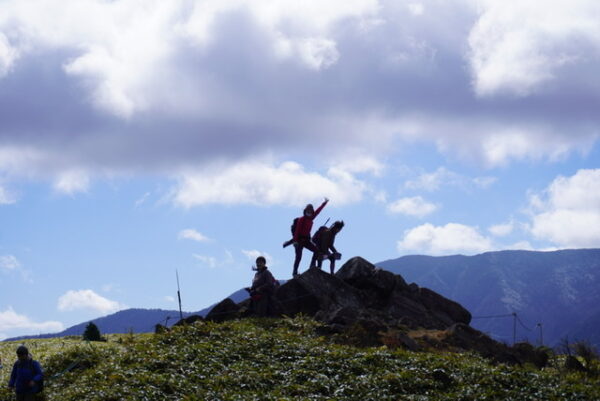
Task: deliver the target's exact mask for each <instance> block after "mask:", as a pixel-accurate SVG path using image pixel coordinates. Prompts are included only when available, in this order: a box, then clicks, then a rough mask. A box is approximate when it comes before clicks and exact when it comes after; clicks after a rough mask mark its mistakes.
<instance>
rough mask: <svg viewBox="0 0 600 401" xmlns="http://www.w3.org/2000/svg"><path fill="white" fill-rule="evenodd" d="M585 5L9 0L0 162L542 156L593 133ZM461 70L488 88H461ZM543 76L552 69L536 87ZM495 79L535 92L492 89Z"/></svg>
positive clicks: (51, 165) (592, 29) (65, 165)
mask: <svg viewBox="0 0 600 401" xmlns="http://www.w3.org/2000/svg"><path fill="white" fill-rule="evenodd" d="M500 3H501V4H500ZM471 4H475V6H474V7H470V5H471ZM598 7H600V6H597V5H595V3H593V2H584V1H582V0H573V1H568V2H567V1H566V0H558V1H557V2H549V3H548V4H546V3H544V4H542V3H541V2H534V1H524V2H518V1H515V0H509V1H507V2H492V1H481V2H480V1H474V0H465V1H462V0H461V1H458V2H439V1H432V0H423V1H417V0H414V1H413V0H411V1H408V2H403V3H398V2H394V1H387V0H385V1H377V0H351V1H341V0H337V1H334V0H331V1H317V0H311V1H303V2H298V1H293V0H281V1H276V2H273V1H271V0H255V1H251V2H247V1H246V2H244V1H240V0H203V1H201V2H189V1H158V0H148V1H146V2H143V4H142V3H141V2H140V1H139V0H118V1H103V0H64V1H62V2H61V7H56V1H55V0H31V1H22V0H4V1H1V2H0V32H2V33H0V35H2V36H1V39H0V70H2V69H4V70H5V73H4V74H5V75H4V76H3V77H1V79H2V80H3V81H2V82H8V83H9V84H11V85H16V86H15V88H16V89H15V90H14V91H2V92H0V103H2V104H6V105H10V106H11V107H12V108H10V107H6V108H4V109H3V110H4V111H5V114H3V115H2V122H3V124H2V126H1V127H0V135H1V136H2V138H3V141H2V146H1V147H0V170H1V171H0V172H4V171H7V172H11V173H13V174H14V175H15V176H16V177H17V178H21V177H28V178H29V177H31V176H33V177H34V178H36V179H37V178H40V177H42V178H43V179H49V180H51V181H53V182H54V183H55V188H56V189H57V190H58V191H62V192H65V193H71V194H72V193H75V192H80V191H86V190H87V189H88V188H89V186H90V180H91V179H92V178H95V177H97V176H98V175H99V174H101V173H102V172H104V171H107V170H109V171H111V172H113V171H117V172H118V173H121V174H128V173H131V172H134V173H141V174H148V173H150V174H153V173H157V174H158V175H162V176H164V175H168V176H171V177H172V176H173V174H175V173H174V172H177V171H179V169H180V168H181V167H182V166H197V165H200V164H208V163H211V162H214V161H215V160H219V161H224V163H229V164H235V163H236V161H237V160H243V159H244V158H247V157H249V155H252V157H255V155H257V154H259V153H261V152H260V151H261V150H264V153H269V152H274V153H275V154H283V156H282V157H284V158H285V159H290V158H297V160H301V159H302V157H303V155H304V154H310V156H311V157H313V156H314V157H315V159H316V158H322V157H323V156H326V157H327V158H330V157H331V158H332V159H335V158H336V157H337V156H338V155H339V154H345V153H348V152H351V150H355V149H364V148H368V149H369V150H370V151H371V150H374V151H376V152H377V153H378V154H382V155H386V154H390V153H393V152H394V151H395V150H396V149H395V147H396V146H402V143H403V142H402V141H403V140H406V141H422V142H426V143H427V144H435V145H437V147H438V149H439V150H441V151H443V152H445V153H450V154H451V155H452V156H454V155H456V154H458V155H459V156H461V157H464V158H471V159H475V160H477V161H483V162H484V163H485V165H487V166H490V167H496V166H502V165H505V164H508V163H510V162H512V161H515V160H528V159H531V160H540V159H543V158H546V157H547V158H549V159H551V160H555V159H556V158H557V157H558V158H560V157H565V156H566V155H568V154H569V153H570V152H571V151H573V150H581V149H585V148H586V146H589V145H590V144H593V142H594V140H595V139H596V138H597V135H596V133H595V132H592V131H593V130H594V129H595V128H594V127H597V126H598V117H597V113H595V110H593V104H594V103H593V101H589V99H594V98H595V96H596V94H595V93H596V92H597V87H598V82H599V81H598V78H597V74H596V73H595V67H596V64H597V63H596V58H597V57H598V51H597V49H598V48H599V47H600V46H598V42H599V41H598V37H599V36H600V35H597V34H596V33H597V31H598V29H599V28H598V24H596V23H595V19H594V16H595V15H596V13H595V12H596V11H597V9H598ZM513 8H514V9H513ZM514 10H517V12H515V11H514ZM417 15H418V18H416V17H415V16H417ZM538 15H539V16H540V18H539V19H538V18H537V16H538ZM440 21H443V23H440ZM474 24H475V25H474ZM473 25H474V26H473ZM471 27H472V29H471V31H470V34H469V33H468V32H469V29H470V28H471ZM9 32H10V35H9ZM579 33H581V34H580V35H579ZM513 38H515V40H513ZM468 41H469V42H468ZM239 43H245V44H246V45H245V46H241V47H240V46H239ZM466 46H470V51H469V52H468V54H466V55H465V48H466ZM465 57H468V60H467V62H469V63H470V65H471V71H470V72H469V71H467V70H465V68H464V65H465ZM2 66H3V67H2ZM571 67H573V68H574V70H573V71H571V70H569V71H570V72H569V71H567V72H568V73H567V72H565V71H566V70H565V68H566V69H567V70H568V69H569V68H571ZM578 68H581V69H586V68H587V69H589V70H590V71H593V73H587V74H586V73H583V74H582V73H580V72H581V71H580V70H579V69H578ZM61 69H62V70H61ZM157 77H159V79H157ZM470 78H472V80H473V84H474V85H475V88H476V91H477V93H479V94H482V95H483V94H486V95H488V97H487V98H486V99H481V98H478V97H474V96H473V94H472V87H471V85H469V83H468V81H469V79H470ZM545 82H555V83H556V85H558V86H557V87H555V88H554V91H552V88H550V89H549V90H548V91H546V90H539V91H538V90H537V89H538V88H541V86H542V85H543V84H544V83H545ZM582 83H583V84H582ZM582 85H585V86H582ZM559 86H560V87H559ZM173 88H176V90H173ZM398 88H405V89H406V90H398ZM439 88H445V90H444V91H443V93H442V92H439ZM562 88H567V90H562ZM544 89H546V88H545V87H544ZM505 91H509V92H511V93H512V92H515V93H530V92H532V91H535V93H536V96H535V97H532V98H531V99H527V102H526V103H523V100H522V99H519V98H514V97H510V96H509V97H502V98H500V99H498V98H496V97H495V96H492V95H494V94H496V93H499V92H505ZM13 92H14V93H19V94H20V95H19V96H16V95H13V94H12V93H13ZM290 93H294V96H289V94H290ZM53 99H61V102H55V101H53ZM399 104H401V105H402V106H403V107H398V105H399ZM90 106H91V107H90ZM13 109H15V110H23V109H27V110H32V112H34V111H35V115H36V118H35V119H31V118H28V115H29V114H28V113H22V112H13V111H14V110H13ZM40 127H43V129H41V128H40ZM506 127H509V128H506ZM25 133H26V136H25ZM24 138H26V139H25V140H24ZM24 143H26V144H27V145H23V144H24ZM116 144H118V145H116ZM7 150H8V152H6V151H7ZM282 150H283V152H282ZM288 152H293V154H289V153H288ZM296 152H297V153H296ZM387 152H390V153H387ZM5 153H12V154H11V155H8V156H7V155H6V154H5ZM5 156H6V157H5ZM243 164H247V163H243ZM272 167H273V168H274V169H278V167H274V166H272ZM226 170H227V169H226ZM343 170H344V171H345V173H349V174H354V173H355V172H354V171H352V170H350V169H343ZM81 171H84V172H87V174H89V177H86V173H81ZM332 172H333V171H332ZM192 175H194V174H192ZM209 175H212V176H215V175H216V174H214V173H213V174H209ZM322 176H323V177H324V178H326V179H329V180H330V181H334V182H335V183H337V180H335V179H332V177H331V175H330V174H329V173H327V174H322ZM475 180H477V179H475ZM182 181H183V180H182ZM191 181H193V179H192V180H191ZM490 182H491V181H490V180H487V181H482V182H481V183H480V184H482V185H486V184H487V185H489V184H490ZM190 183H191V182H190ZM231 191H233V190H231ZM231 191H230V192H231ZM193 192H196V193H194V194H190V193H188V195H189V198H188V199H182V201H183V202H184V203H187V204H189V205H193V204H202V203H211V202H213V201H214V200H213V199H212V198H211V196H210V195H211V191H208V195H206V196H201V197H198V196H197V192H198V191H197V190H194V191H193ZM275 192H276V191H275ZM218 193H219V194H220V193H222V192H221V191H218ZM359 193H360V191H359ZM318 196H319V197H320V196H321V195H320V194H319V195H318ZM330 196H331V195H330ZM331 197H332V198H333V196H331ZM231 198H237V196H231V197H227V200H226V202H229V203H237V202H239V201H238V200H236V199H233V200H232V199H231ZM251 199H252V200H251V201H250V202H249V203H253V202H254V203H265V202H266V203H273V202H274V203H277V204H288V203H289V201H288V200H286V199H282V200H273V199H272V198H269V199H262V198H261V197H259V198H258V199H257V198H256V197H251ZM218 202H220V201H218Z"/></svg>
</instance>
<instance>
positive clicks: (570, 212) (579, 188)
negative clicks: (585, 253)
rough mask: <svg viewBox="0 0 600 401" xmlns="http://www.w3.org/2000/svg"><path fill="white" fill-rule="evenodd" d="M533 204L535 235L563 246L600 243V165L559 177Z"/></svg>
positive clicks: (532, 228)
mask: <svg viewBox="0 0 600 401" xmlns="http://www.w3.org/2000/svg"><path fill="white" fill-rule="evenodd" d="M530 207H531V209H532V212H533V215H532V221H531V233H532V234H533V235H534V236H535V237H537V238H539V239H542V240H546V241H550V242H551V243H553V244H555V245H557V246H559V247H564V248H596V247H599V246H600V169H594V170H591V169H588V170H579V171H578V172H577V173H576V174H575V175H573V176H571V177H562V176H561V177H558V178H556V179H555V180H554V181H553V182H552V183H551V184H550V185H549V186H548V188H546V190H545V191H544V192H543V193H541V194H533V195H532V196H531V198H530Z"/></svg>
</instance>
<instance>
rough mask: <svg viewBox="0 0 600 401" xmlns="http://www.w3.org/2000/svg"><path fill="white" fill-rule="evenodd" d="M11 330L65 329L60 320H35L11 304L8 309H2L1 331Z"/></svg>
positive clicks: (45, 330) (51, 330)
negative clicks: (20, 312) (17, 310)
mask: <svg viewBox="0 0 600 401" xmlns="http://www.w3.org/2000/svg"><path fill="white" fill-rule="evenodd" d="M11 330H20V331H27V332H30V333H36V334H39V333H53V332H58V331H62V330H64V326H63V324H62V323H60V322H56V321H46V322H34V321H32V320H31V319H30V318H29V317H27V316H25V315H20V314H18V313H17V312H15V310H14V309H13V308H12V307H11V306H9V307H8V308H7V309H6V310H4V311H0V332H7V331H11Z"/></svg>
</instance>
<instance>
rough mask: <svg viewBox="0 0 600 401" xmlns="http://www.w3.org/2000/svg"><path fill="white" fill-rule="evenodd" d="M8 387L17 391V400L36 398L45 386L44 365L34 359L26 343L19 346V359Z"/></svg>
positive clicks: (24, 400) (25, 400) (26, 400)
mask: <svg viewBox="0 0 600 401" xmlns="http://www.w3.org/2000/svg"><path fill="white" fill-rule="evenodd" d="M8 387H9V388H10V389H11V390H14V392H15V393H16V396H17V401H20V400H23V401H28V400H35V399H37V398H36V397H37V396H38V395H39V394H40V393H41V392H42V390H43V388H44V372H43V371H42V367H41V365H40V363H39V362H38V361H35V360H33V358H32V357H31V354H29V350H28V349H27V347H25V346H24V345H20V346H19V347H18V348H17V361H16V362H15V364H14V365H13V368H12V372H11V374H10V380H9V382H8Z"/></svg>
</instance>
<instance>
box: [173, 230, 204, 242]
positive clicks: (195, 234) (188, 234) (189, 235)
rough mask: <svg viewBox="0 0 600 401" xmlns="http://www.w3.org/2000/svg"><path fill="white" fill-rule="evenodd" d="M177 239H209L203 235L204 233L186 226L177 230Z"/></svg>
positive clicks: (199, 240) (198, 240)
mask: <svg viewBox="0 0 600 401" xmlns="http://www.w3.org/2000/svg"><path fill="white" fill-rule="evenodd" d="M179 239H189V240H192V241H197V242H207V241H210V239H209V238H208V237H207V236H205V235H204V234H202V233H200V232H199V231H197V230H194V229H193V228H187V229H185V230H181V231H180V232H179Z"/></svg>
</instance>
